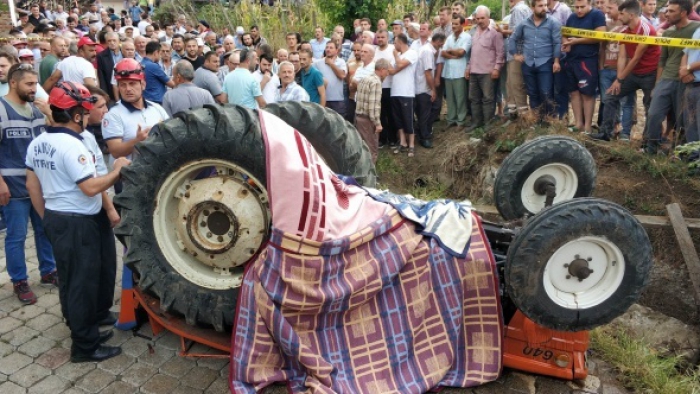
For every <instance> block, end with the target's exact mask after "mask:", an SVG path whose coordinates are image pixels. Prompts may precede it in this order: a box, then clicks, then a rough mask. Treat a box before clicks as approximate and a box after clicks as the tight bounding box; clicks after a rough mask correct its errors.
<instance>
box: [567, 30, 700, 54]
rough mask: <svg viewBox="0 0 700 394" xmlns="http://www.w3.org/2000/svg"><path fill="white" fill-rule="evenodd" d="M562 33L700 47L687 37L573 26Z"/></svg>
mask: <svg viewBox="0 0 700 394" xmlns="http://www.w3.org/2000/svg"><path fill="white" fill-rule="evenodd" d="M561 34H562V35H563V36H575V37H584V38H595V39H596V40H603V41H620V42H629V43H632V44H647V45H659V46H666V47H676V48H694V49H700V40H691V39H686V38H668V37H656V36H639V35H636V34H624V33H612V32H604V31H595V30H585V29H574V28H571V27H562V28H561Z"/></svg>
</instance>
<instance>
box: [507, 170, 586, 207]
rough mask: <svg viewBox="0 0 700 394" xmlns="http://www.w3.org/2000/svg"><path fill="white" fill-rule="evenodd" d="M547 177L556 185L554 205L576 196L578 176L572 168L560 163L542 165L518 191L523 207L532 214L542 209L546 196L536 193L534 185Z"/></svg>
mask: <svg viewBox="0 0 700 394" xmlns="http://www.w3.org/2000/svg"><path fill="white" fill-rule="evenodd" d="M547 175H548V176H551V177H552V178H554V181H555V184H556V186H555V190H556V193H557V195H556V196H555V197H554V204H556V203H558V202H562V201H566V200H570V199H572V198H574V196H575V195H576V190H577V189H578V176H577V175H576V171H574V169H573V168H571V167H570V166H569V165H566V164H562V163H552V164H547V165H544V166H542V167H540V168H538V169H537V170H535V171H534V172H533V173H532V174H530V176H529V177H527V179H526V180H525V183H524V184H523V187H522V189H521V190H520V198H521V200H522V203H523V206H524V207H525V209H527V210H528V211H530V212H532V213H537V212H539V211H541V210H542V209H543V208H544V204H545V201H546V199H547V196H546V195H543V194H539V193H537V191H536V187H535V184H536V183H537V180H538V179H540V178H541V177H543V176H547Z"/></svg>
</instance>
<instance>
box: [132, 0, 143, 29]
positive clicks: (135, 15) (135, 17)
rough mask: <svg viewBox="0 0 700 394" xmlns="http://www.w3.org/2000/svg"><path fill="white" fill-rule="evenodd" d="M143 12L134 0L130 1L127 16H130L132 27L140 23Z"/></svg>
mask: <svg viewBox="0 0 700 394" xmlns="http://www.w3.org/2000/svg"><path fill="white" fill-rule="evenodd" d="M142 12H143V10H142V9H141V7H139V5H138V2H137V1H136V0H132V1H131V7H130V8H129V15H130V16H131V22H132V23H133V26H134V27H136V26H137V25H138V24H139V22H141V13H142Z"/></svg>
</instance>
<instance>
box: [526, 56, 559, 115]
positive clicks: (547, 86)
mask: <svg viewBox="0 0 700 394" xmlns="http://www.w3.org/2000/svg"><path fill="white" fill-rule="evenodd" d="M553 64H554V61H553V60H549V61H547V62H546V63H544V64H542V65H541V66H539V67H538V66H535V65H534V64H533V65H532V66H529V65H527V64H526V63H523V64H522V65H521V67H522V71H523V79H524V80H525V89H526V90H527V95H528V97H529V98H530V108H532V109H533V110H538V111H539V116H538V119H539V120H542V119H544V118H545V117H546V116H550V115H554V106H553V102H552V96H553V93H554V92H553V81H554V78H555V76H556V75H557V74H554V72H553V71H552V66H553ZM558 74H561V73H558Z"/></svg>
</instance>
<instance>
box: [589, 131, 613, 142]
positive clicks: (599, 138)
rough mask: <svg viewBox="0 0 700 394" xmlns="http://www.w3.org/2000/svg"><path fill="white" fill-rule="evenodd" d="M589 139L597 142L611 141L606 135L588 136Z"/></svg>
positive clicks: (595, 134)
mask: <svg viewBox="0 0 700 394" xmlns="http://www.w3.org/2000/svg"><path fill="white" fill-rule="evenodd" d="M588 137H589V138H590V139H592V140H597V141H610V136H609V135H607V134H605V133H594V134H588Z"/></svg>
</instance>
